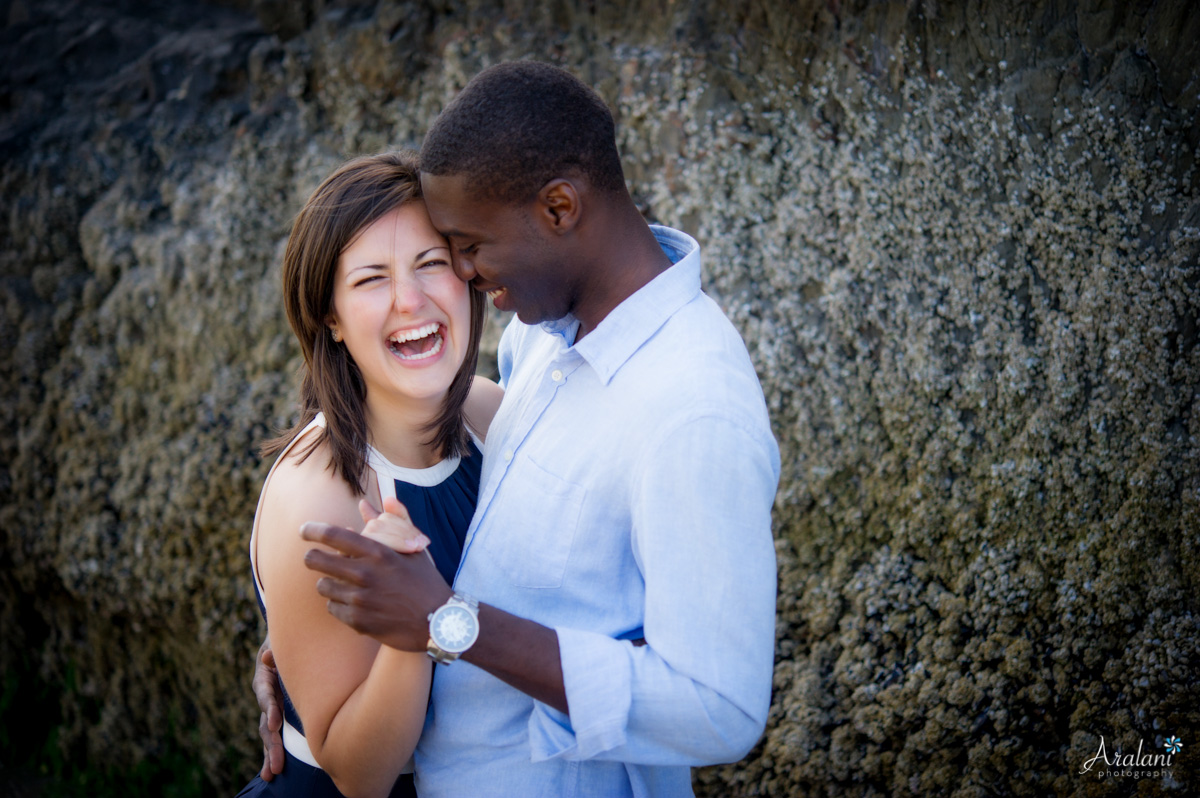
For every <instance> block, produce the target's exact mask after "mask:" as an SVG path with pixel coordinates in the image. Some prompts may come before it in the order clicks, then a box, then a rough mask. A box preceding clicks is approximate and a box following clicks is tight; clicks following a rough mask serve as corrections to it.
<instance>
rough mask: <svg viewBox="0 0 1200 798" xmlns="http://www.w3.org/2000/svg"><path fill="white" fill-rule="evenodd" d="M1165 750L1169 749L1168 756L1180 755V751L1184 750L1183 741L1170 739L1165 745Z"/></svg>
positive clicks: (1175, 738) (1176, 738)
mask: <svg viewBox="0 0 1200 798" xmlns="http://www.w3.org/2000/svg"><path fill="white" fill-rule="evenodd" d="M1163 748H1165V749H1167V753H1168V754H1178V753H1179V749H1180V748H1183V741H1182V740H1180V739H1179V738H1178V737H1174V736H1172V737H1168V738H1167V741H1166V742H1165V743H1163Z"/></svg>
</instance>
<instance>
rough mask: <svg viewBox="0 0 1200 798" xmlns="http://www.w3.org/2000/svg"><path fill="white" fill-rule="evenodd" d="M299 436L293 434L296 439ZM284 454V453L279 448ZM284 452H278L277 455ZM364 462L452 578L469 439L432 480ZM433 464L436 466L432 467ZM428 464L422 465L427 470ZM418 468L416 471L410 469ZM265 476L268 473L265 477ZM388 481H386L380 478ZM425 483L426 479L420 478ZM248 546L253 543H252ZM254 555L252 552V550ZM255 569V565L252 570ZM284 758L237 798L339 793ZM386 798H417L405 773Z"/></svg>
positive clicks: (465, 502)
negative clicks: (279, 768)
mask: <svg viewBox="0 0 1200 798" xmlns="http://www.w3.org/2000/svg"><path fill="white" fill-rule="evenodd" d="M299 437H300V436H297V439H298V438H299ZM284 454H286V452H285V453H284ZM282 459H283V455H281V456H280V460H282ZM369 462H370V465H371V467H372V468H373V469H374V470H375V473H376V475H377V478H378V480H379V483H380V490H381V491H383V490H385V487H384V486H385V485H386V484H388V483H387V481H390V482H391V483H392V484H394V485H395V488H396V498H397V499H399V500H400V502H401V503H403V504H404V506H405V507H406V508H407V509H408V514H409V517H410V518H412V522H413V525H414V526H416V528H417V529H419V530H421V531H422V532H424V533H425V536H426V537H428V538H429V541H430V543H429V549H428V551H429V554H430V556H431V557H432V558H433V562H434V564H435V565H436V566H437V569H438V572H439V573H441V575H442V578H443V579H445V580H446V582H447V583H448V584H453V583H454V575H455V573H456V572H457V571H458V562H459V560H460V559H461V558H462V550H463V541H464V540H465V539H466V536H467V527H469V526H470V525H471V516H472V515H473V514H474V513H475V504H476V502H477V501H478V498H479V471H480V467H481V465H482V464H483V456H482V455H481V454H480V452H479V449H478V447H477V446H476V445H475V442H474V441H471V443H470V450H469V453H468V454H467V455H466V456H464V457H462V458H461V459H460V460H459V462H458V465H457V467H456V468H454V469H453V471H451V472H450V473H449V475H447V476H445V477H444V478H442V479H440V481H438V482H437V483H436V484H414V483H413V482H407V481H405V480H404V479H401V478H393V476H394V475H396V474H400V475H404V474H406V472H410V470H409V469H403V468H399V467H397V466H393V465H391V464H390V463H388V462H387V461H386V460H384V459H383V458H382V456H381V455H379V453H378V452H376V451H374V450H372V451H371V452H370V457H369ZM434 468H435V469H436V468H437V466H435V467H434ZM432 470H433V469H424V470H423V471H425V472H429V471H432ZM412 473H420V472H412ZM267 479H268V480H269V479H270V475H268V476H267ZM385 480H387V481H385ZM419 481H420V482H428V481H429V480H427V479H425V480H419ZM251 546H252V549H253V543H251ZM251 556H252V558H253V554H252V555H251ZM255 573H256V574H257V569H255ZM254 591H255V595H256V596H257V597H258V606H259V609H260V610H262V613H263V617H264V618H266V616H267V610H266V607H265V606H264V605H263V600H262V594H261V592H260V587H259V584H258V579H257V576H256V578H255V580H254ZM279 687H280V689H281V691H282V692H283V697H284V701H283V715H284V719H285V720H286V721H287V722H288V723H289V724H291V725H292V726H293V727H295V728H296V729H297V730H299V731H300V732H301V733H303V731H304V726H303V725H302V724H301V722H300V715H299V714H298V713H297V712H296V709H295V707H293V706H292V702H291V699H290V698H289V697H288V695H287V690H286V689H283V683H282V682H280V683H279ZM284 753H285V755H286V761H285V763H284V767H283V773H280V774H279V775H278V776H276V777H275V778H274V779H272V780H271V781H263V780H262V777H261V776H255V777H254V779H253V780H252V781H251V782H250V783H249V784H247V785H246V786H245V787H244V788H243V789H242V791H241V792H239V793H238V794H237V798H259V796H271V797H277V798H343V796H342V793H341V792H340V791H339V790H338V788H337V787H336V786H335V785H334V783H333V779H331V778H329V774H327V773H326V772H325V771H324V770H321V769H320V768H317V767H313V766H312V765H310V764H308V763H307V762H304V761H302V760H300V759H298V758H296V757H295V756H294V755H293V754H292V753H291V752H290V751H287V750H286V748H285V751H284ZM390 796H391V798H416V791H415V790H414V788H413V777H412V774H411V773H406V774H403V775H401V776H400V778H399V779H397V780H396V784H395V786H394V787H393V788H392V791H391V793H390Z"/></svg>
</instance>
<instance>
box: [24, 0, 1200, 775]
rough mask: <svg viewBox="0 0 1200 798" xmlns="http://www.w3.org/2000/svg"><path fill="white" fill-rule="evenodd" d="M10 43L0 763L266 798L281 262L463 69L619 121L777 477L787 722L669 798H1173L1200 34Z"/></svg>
mask: <svg viewBox="0 0 1200 798" xmlns="http://www.w3.org/2000/svg"><path fill="white" fill-rule="evenodd" d="M3 20H7V25H6V27H5V28H4V29H3V31H2V32H0V39H2V40H3V43H4V46H3V48H2V51H3V55H0V58H2V59H3V61H4V69H3V72H2V77H0V98H2V101H0V153H3V159H2V163H3V165H2V167H0V206H2V210H3V215H2V218H3V230H4V233H3V235H4V237H3V246H2V247H0V302H2V303H3V314H2V316H0V339H2V340H4V341H7V342H9V346H7V347H0V375H2V378H3V385H4V393H3V399H2V401H0V424H2V425H3V428H4V429H5V430H6V432H5V433H4V434H3V436H2V437H0V497H2V499H3V501H2V503H0V597H2V600H0V666H2V667H3V670H4V673H5V685H6V687H5V691H4V693H3V696H2V697H0V712H3V713H4V714H5V715H6V717H5V718H4V722H3V724H0V726H2V727H3V730H4V732H3V733H2V734H0V738H2V737H4V736H5V735H9V736H11V735H12V731H11V730H12V729H14V728H16V724H15V723H14V722H13V717H14V716H13V714H12V713H13V712H15V708H16V707H19V706H21V707H26V708H28V707H33V708H35V709H36V710H37V711H39V712H44V713H45V714H46V716H47V717H52V718H53V719H54V727H55V728H54V730H53V737H52V738H50V743H49V745H50V747H52V748H55V750H57V751H58V752H59V755H60V756H62V757H64V758H66V759H67V760H68V761H72V762H76V763H80V762H83V763H88V762H90V763H95V764H97V765H98V766H99V765H103V766H104V767H114V768H116V769H117V770H118V771H120V770H122V769H129V770H134V769H136V768H138V767H141V766H144V764H145V763H146V762H147V761H153V760H155V758H161V757H162V756H164V752H176V753H179V752H182V755H183V756H184V757H185V758H186V759H188V760H191V761H194V762H197V763H199V765H200V769H201V770H202V771H203V774H204V779H205V784H206V786H205V789H206V790H208V789H216V790H219V791H224V792H226V793H228V792H230V791H231V790H233V789H234V788H235V787H236V786H240V784H241V783H244V781H245V780H247V779H248V778H249V777H250V775H251V774H252V773H253V771H254V769H255V767H256V765H257V753H256V750H257V734H256V731H255V723H256V721H255V719H256V717H257V712H256V711H255V708H254V706H253V700H252V698H251V696H250V695H249V691H248V688H247V682H248V676H249V665H250V663H251V661H252V656H253V653H252V652H253V650H254V648H255V647H256V645H257V643H258V641H259V640H260V635H261V629H260V625H259V621H258V615H257V609H256V607H255V605H254V599H253V589H252V587H251V582H250V577H249V574H248V571H247V566H246V562H245V557H244V548H245V543H246V539H247V534H248V528H249V522H250V518H251V516H252V514H253V509H254V502H255V499H256V496H257V491H258V488H259V485H260V484H261V480H262V478H263V476H264V475H265V471H266V468H267V465H268V464H266V463H262V462H260V461H259V459H258V457H257V456H256V454H255V450H256V445H257V442H258V441H260V440H261V439H263V438H264V437H266V436H267V435H268V434H270V432H271V431H272V430H273V429H274V428H277V427H280V426H283V425H285V424H286V423H288V421H289V420H290V418H291V417H292V413H293V391H294V386H295V379H294V376H295V372H296V369H297V367H298V365H299V358H298V350H297V348H296V347H295V346H294V344H293V342H292V340H291V337H290V333H289V332H288V330H287V327H286V322H285V321H284V318H283V314H282V311H281V309H280V305H279V301H278V298H277V296H278V293H277V292H278V287H277V283H278V264H279V260H280V256H281V253H282V246H283V243H284V241H285V239H286V235H287V232H288V229H289V222H290V218H291V215H292V214H294V213H295V211H296V210H297V209H298V208H299V207H300V205H301V203H302V202H303V200H304V198H305V197H306V196H307V194H308V192H309V191H311V190H312V188H313V187H315V185H316V183H317V182H318V181H319V180H320V178H321V177H322V176H323V175H324V174H325V173H327V172H328V171H329V170H330V169H331V168H332V167H333V166H334V165H336V164H337V163H338V162H340V160H342V159H343V158H345V157H348V156H351V155H355V154H360V153H365V152H373V151H378V150H381V149H387V148H392V147H396V146H410V147H416V146H418V145H419V142H420V137H421V135H422V132H423V130H424V129H425V127H426V126H427V124H428V122H429V121H430V120H431V119H432V117H433V116H434V115H435V114H436V113H437V111H438V110H439V109H440V108H441V107H442V106H443V105H444V103H445V102H446V101H447V100H448V99H449V98H450V97H452V96H453V95H454V93H455V92H456V91H457V90H458V89H459V88H460V87H461V86H462V85H463V84H464V83H465V82H466V81H467V80H468V79H469V78H470V77H471V75H473V74H474V73H475V72H477V71H478V70H479V69H480V68H482V67H483V66H486V65H488V64H490V63H495V62H497V61H500V60H507V59H513V58H525V57H534V58H539V59H546V60H551V61H554V62H556V63H560V64H562V65H564V66H567V67H568V68H571V69H573V70H574V71H576V73H577V74H579V75H580V76H581V77H582V78H584V79H585V80H587V81H589V82H590V83H592V84H593V85H594V86H596V88H597V89H598V90H599V91H600V92H601V93H602V94H603V95H604V96H605V97H606V99H608V101H609V102H610V104H611V105H612V107H613V109H614V111H615V112H616V114H617V118H618V127H619V132H618V135H619V137H620V144H621V147H622V151H623V153H624V156H625V164H626V170H627V177H628V178H629V180H630V183H631V187H632V189H633V191H634V193H635V196H636V197H637V198H638V200H639V201H640V202H641V203H642V204H643V205H644V208H645V211H646V213H647V215H648V216H650V217H651V218H653V219H655V220H659V221H662V222H665V223H668V224H672V225H675V226H678V227H682V228H684V229H686V230H689V231H691V232H693V233H695V234H696V235H697V236H698V238H699V239H700V240H701V243H702V244H703V245H704V246H705V256H706V266H705V283H706V288H707V290H708V291H709V292H710V293H711V294H713V295H714V296H715V297H716V298H717V299H718V301H720V302H721V304H722V306H723V307H724V308H725V309H726V311H727V312H728V314H729V315H730V317H731V318H732V319H733V320H734V322H735V323H736V324H737V325H738V327H739V328H740V329H741V330H742V332H743V334H744V336H745V338H746V340H747V343H748V345H749V347H750V351H751V354H752V356H753V357H754V360H755V363H756V366H757V368H758V370H759V374H760V376H761V377H762V380H763V385H764V389H765V391H766V394H767V397H768V402H769V405H770V408H771V411H772V418H773V423H774V426H775V431H776V434H777V436H778V438H779V441H780V445H781V451H782V457H783V471H784V473H783V483H782V486H781V490H780V493H779V497H778V500H777V505H776V531H777V537H778V540H779V543H778V549H779V554H780V566H781V567H780V603H779V623H778V641H777V666H776V672H775V695H774V701H773V705H772V716H771V721H770V724H769V727H768V730H767V733H766V735H765V736H764V739H763V741H762V743H761V744H760V745H759V747H758V748H756V750H755V751H754V752H752V753H751V755H750V756H749V757H748V758H747V759H746V760H744V761H743V762H740V763H737V764H736V765H731V766H726V767H720V768H709V769H705V770H701V771H697V774H696V786H697V792H698V793H699V794H702V795H712V796H718V795H722V796H724V795H775V796H785V795H856V796H860V795H861V796H869V795H870V796H873V795H910V794H911V795H926V794H937V795H954V796H964V797H965V796H983V795H995V794H999V795H1034V796H1042V795H1049V794H1054V795H1079V796H1083V795H1088V796H1098V795H1124V794H1133V793H1134V792H1137V793H1138V794H1160V793H1161V794H1166V795H1172V794H1177V795H1182V794H1185V793H1186V792H1188V791H1194V790H1196V789H1197V787H1196V785H1197V779H1198V776H1197V770H1198V763H1200V753H1198V749H1200V741H1197V739H1196V737H1195V734H1196V732H1197V730H1200V710H1197V707H1198V706H1200V614H1198V612H1200V607H1198V605H1197V599H1196V595H1197V587H1198V586H1200V585H1198V582H1200V544H1198V541H1197V529H1198V524H1197V521H1198V511H1200V471H1198V468H1197V461H1198V458H1200V444H1198V442H1197V441H1198V436H1200V419H1198V418H1197V414H1196V406H1197V405H1196V403H1197V390H1198V388H1200V351H1198V350H1197V336H1198V332H1197V315H1198V309H1200V308H1198V306H1200V291H1198V283H1200V271H1198V260H1200V201H1198V199H1197V185H1196V183H1197V169H1196V155H1197V147H1198V145H1200V124H1198V122H1197V105H1198V104H1200V13H1198V12H1196V11H1193V10H1192V4H1191V3H1190V2H1188V1H1187V0H1174V2H1171V1H1167V0H1164V1H1161V2H1141V3H1138V4H1126V3H1115V2H1099V1H1098V0H1082V1H1081V2H1064V1H1063V0H1058V1H1057V2H1011V1H1010V2H989V1H988V0H970V2H958V3H952V2H939V0H921V2H880V1H878V0H857V2H838V0H821V1H820V2H818V1H817V0H795V1H794V2H787V0H749V2H743V3H738V4H725V3H720V2H716V1H715V0H707V1H703V0H702V1H701V2H693V3H677V4H666V6H665V8H664V7H663V4H659V3H650V2H629V3H622V4H592V3H584V2H576V1H575V0H561V1H560V2H555V3H546V4H543V3H534V2H529V3H521V2H506V3H486V2H479V1H478V0H459V1H457V2H455V1H453V0H444V1H443V2H426V3H421V2H379V3H340V2H324V3H322V2H315V0H314V1H313V2H305V3H282V2H278V0H229V2H225V3H223V4H220V5H202V4H199V3H196V4H175V3H167V2H159V3H134V2H132V1H131V0H107V1H106V2H86V3H85V2H78V1H72V0H41V2H37V3H34V2H32V0H0V21H3ZM491 340H492V342H493V343H492V345H493V346H494V340H495V327H494V328H493V330H492V334H491ZM34 686H36V687H37V689H32V687H34ZM27 688H29V689H27ZM23 702H24V703H23ZM1172 735H1177V736H1179V737H1181V738H1182V739H1183V741H1184V748H1183V750H1182V751H1181V752H1179V753H1178V754H1176V755H1174V756H1173V758H1172V764H1171V767H1170V769H1169V770H1170V772H1169V774H1167V775H1163V774H1157V775H1155V776H1153V777H1146V778H1134V776H1132V775H1125V776H1121V775H1117V776H1112V777H1108V778H1105V777H1103V776H1102V775H1100V773H1099V771H1101V770H1102V769H1106V768H1103V767H1102V766H1101V765H1096V763H1095V762H1093V763H1092V767H1091V769H1090V770H1088V772H1086V773H1080V771H1081V770H1083V769H1084V768H1085V766H1086V761H1087V760H1088V759H1090V758H1092V757H1093V756H1094V755H1095V754H1096V753H1097V751H1098V748H1099V746H1100V744H1101V738H1103V740H1104V741H1105V744H1106V746H1107V748H1106V751H1107V752H1108V754H1109V755H1110V756H1111V755H1113V754H1114V753H1115V750H1116V749H1118V748H1119V749H1121V750H1122V751H1125V752H1132V751H1133V750H1134V749H1136V748H1137V746H1138V743H1139V741H1142V742H1144V745H1145V749H1146V750H1147V751H1150V750H1151V749H1153V750H1154V751H1155V752H1156V753H1158V752H1162V751H1163V750H1164V749H1163V748H1162V746H1163V744H1164V742H1165V739H1166V738H1167V737H1169V736H1172ZM0 742H5V740H3V739H0ZM8 742H13V741H12V740H9V741H8ZM0 759H3V757H0ZM5 764H12V762H6V763H5ZM1134 769H1135V770H1136V769H1137V768H1134ZM1142 770H1143V771H1145V770H1146V768H1142ZM1139 775H1145V774H1139ZM0 779H2V776H0Z"/></svg>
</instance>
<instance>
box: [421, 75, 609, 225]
mask: <svg viewBox="0 0 1200 798" xmlns="http://www.w3.org/2000/svg"><path fill="white" fill-rule="evenodd" d="M421 171H422V172H424V173H425V174H430V175H437V176H445V175H463V176H464V177H465V178H466V186H467V189H468V190H469V191H470V192H471V194H472V195H473V196H474V197H475V199H477V200H493V201H499V202H502V203H504V204H509V205H511V204H518V203H524V202H528V201H530V200H531V199H532V198H533V197H534V195H535V194H537V192H538V191H539V190H540V189H541V188H542V186H544V185H545V184H546V183H547V182H549V181H550V180H552V179H553V178H556V177H567V176H571V175H576V176H581V177H584V178H586V180H587V182H588V183H589V184H590V185H591V186H592V187H593V188H595V189H598V190H601V191H624V190H625V176H624V173H623V172H622V171H621V158H620V155H619V154H618V153H617V143H616V131H615V126H614V124H613V118H612V114H611V113H610V112H609V110H608V106H607V105H605V104H604V101H603V100H602V99H600V97H599V96H598V95H597V94H596V93H595V92H594V91H592V89H591V88H590V87H588V85H587V84H585V83H584V82H583V81H581V80H579V79H578V78H576V77H575V76H574V75H572V74H571V73H570V72H567V71H566V70H565V69H560V68H559V67H556V66H551V65H550V64H543V63H539V62H537V61H513V62H509V63H504V64H498V65H497V66H494V67H490V68H488V69H485V70H484V71H483V72H480V73H479V74H478V75H476V76H475V77H474V78H473V79H472V80H471V82H470V83H468V84H467V86H466V87H465V88H464V89H463V90H462V91H461V92H460V93H459V94H458V96H457V97H455V98H454V100H453V102H451V103H450V104H449V105H448V106H446V109H445V110H444V111H442V113H441V114H440V115H439V116H438V118H437V119H436V120H435V121H434V123H433V127H431V128H430V129H429V133H428V134H427V135H426V136H425V143H424V145H423V146H422V147H421Z"/></svg>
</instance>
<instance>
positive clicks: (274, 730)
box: [258, 710, 284, 781]
mask: <svg viewBox="0 0 1200 798" xmlns="http://www.w3.org/2000/svg"><path fill="white" fill-rule="evenodd" d="M272 714H274V715H275V717H274V718H273V717H272ZM282 726H283V723H282V718H281V716H280V715H279V712H278V710H276V711H275V712H274V713H270V712H264V713H262V714H261V715H260V716H259V718H258V736H259V737H261V738H262V741H263V766H262V770H261V771H260V772H259V776H261V777H262V780H263V781H270V780H271V779H273V778H275V777H276V776H277V775H279V774H280V773H282V772H283V762H284V753H283V737H282V736H281V735H280V733H279V730H280V728H281V727H282Z"/></svg>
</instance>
